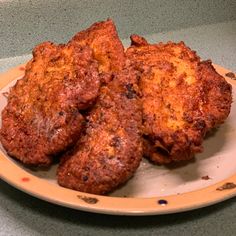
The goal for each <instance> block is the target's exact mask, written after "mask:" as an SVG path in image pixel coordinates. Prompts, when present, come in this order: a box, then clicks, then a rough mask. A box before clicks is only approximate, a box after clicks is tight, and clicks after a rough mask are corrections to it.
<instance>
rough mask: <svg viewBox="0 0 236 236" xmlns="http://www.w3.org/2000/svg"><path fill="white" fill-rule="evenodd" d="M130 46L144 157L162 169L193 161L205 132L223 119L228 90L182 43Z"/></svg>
mask: <svg viewBox="0 0 236 236" xmlns="http://www.w3.org/2000/svg"><path fill="white" fill-rule="evenodd" d="M131 40H132V45H133V46H131V47H130V48H128V49H127V52H126V55H127V57H128V58H129V59H130V60H131V63H132V65H133V68H135V69H136V70H138V71H140V72H141V73H142V75H141V79H140V89H141V91H142V103H143V122H144V123H143V124H144V135H145V137H146V139H147V140H149V142H148V141H145V143H146V145H145V148H144V149H145V151H146V155H148V156H149V158H150V159H151V160H152V161H154V162H156V163H160V164H166V163H169V162H172V161H180V160H187V159H191V158H192V157H193V155H194V153H196V152H201V151H202V141H203V138H204V136H205V134H206V132H207V131H209V130H210V129H211V128H213V127H216V126H217V125H219V124H221V123H223V122H224V120H225V119H226V118H227V116H228V114H229V112H230V106H231V101H232V97H231V86H230V84H228V83H227V82H226V81H225V79H224V78H223V77H222V76H220V75H219V74H218V73H217V72H216V71H215V70H214V68H213V66H212V65H211V62H210V61H206V62H201V61H200V58H199V57H198V56H197V55H196V53H195V52H194V51H192V50H191V49H190V48H188V47H186V46H185V44H184V43H183V42H180V43H173V42H168V43H166V44H164V43H159V44H153V45H150V44H147V42H146V40H145V39H143V38H139V37H138V36H137V35H135V36H132V37H131Z"/></svg>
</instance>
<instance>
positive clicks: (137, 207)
mask: <svg viewBox="0 0 236 236" xmlns="http://www.w3.org/2000/svg"><path fill="white" fill-rule="evenodd" d="M214 67H215V68H216V70H217V71H218V73H220V74H221V75H223V76H224V77H225V74H226V73H227V72H230V71H229V70H227V69H225V68H223V67H221V66H218V65H214ZM22 68H24V65H20V66H17V67H15V68H13V69H11V70H9V71H7V72H6V73H4V74H2V75H0V89H2V88H3V87H4V86H6V85H7V84H8V83H9V82H11V81H12V80H14V79H16V78H19V77H21V76H23V75H24V70H22ZM225 78H226V80H227V81H228V82H229V83H231V84H233V85H236V81H235V80H232V79H230V78H227V77H225ZM9 173H11V174H10V175H9ZM12 173H13V174H12ZM0 178H2V179H3V180H4V181H6V182H8V183H9V184H11V185H12V186H14V187H15V188H17V189H19V190H22V191H24V192H26V193H28V194H30V195H32V196H35V197H37V198H40V199H43V200H45V201H48V202H51V203H54V204H58V205H61V206H65V207H69V208H73V209H78V210H82V211H88V212H96V213H103V214H111V215H160V214H169V213H176V212H183V211H188V210H192V209H197V208H200V207H205V206H209V205H212V204H215V203H218V202H221V201H223V200H226V199H229V198H232V197H234V196H236V188H229V189H225V190H223V191H219V188H220V187H222V186H223V185H224V184H226V183H233V184H236V174H235V175H233V176H231V177H229V178H227V179H225V180H223V181H220V182H218V183H216V184H214V185H211V186H209V187H205V188H202V189H199V190H195V191H191V192H187V193H183V194H179V195H178V194H177V195H169V196H165V197H158V196H156V197H151V198H121V197H109V196H99V195H94V194H88V193H82V192H79V191H74V190H71V189H66V188H63V187H60V186H57V185H55V184H52V183H49V182H47V181H45V180H42V179H40V178H38V177H36V176H33V175H31V174H30V173H28V172H26V171H25V170H24V169H22V168H21V167H19V166H18V165H17V164H16V163H15V162H13V161H10V160H9V159H8V158H6V156H5V154H4V153H3V152H1V151H0ZM26 180H27V181H26ZM231 186H233V185H231ZM159 200H165V201H160V203H163V202H164V203H166V204H160V203H159Z"/></svg>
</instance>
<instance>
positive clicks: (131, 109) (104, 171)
mask: <svg viewBox="0 0 236 236" xmlns="http://www.w3.org/2000/svg"><path fill="white" fill-rule="evenodd" d="M136 78H137V77H136V75H135V74H134V73H133V72H132V71H129V70H125V71H122V72H120V73H119V74H118V75H116V76H115V77H114V79H113V80H112V81H111V82H110V83H109V84H108V85H107V86H103V87H102V88H101V90H100V95H99V98H98V101H97V103H96V104H95V107H94V108H93V109H92V111H91V113H90V114H89V115H88V117H87V119H88V122H87V127H86V131H85V134H84V135H83V136H82V137H81V139H80V140H79V142H78V144H77V145H76V147H75V148H74V150H73V151H72V152H69V153H68V154H67V155H66V156H65V157H64V158H62V159H61V163H60V164H59V168H58V171H57V178H58V183H59V184H60V185H61V186H64V187H67V188H71V189H75V190H79V191H82V192H88V193H94V194H105V193H108V192H110V191H112V190H114V189H115V188H116V187H117V186H119V185H120V184H123V183H124V182H126V181H127V180H128V179H129V178H130V177H131V176H132V175H133V174H134V172H135V170H136V169H137V168H138V166H139V163H140V161H141V158H142V139H141V125H142V114H141V104H140V101H139V99H138V96H137V94H138V88H137V84H136Z"/></svg>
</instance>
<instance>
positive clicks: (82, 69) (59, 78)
mask: <svg viewBox="0 0 236 236" xmlns="http://www.w3.org/2000/svg"><path fill="white" fill-rule="evenodd" d="M99 87H100V80H99V76H98V66H97V62H96V61H94V59H93V56H92V51H91V49H89V48H88V47H81V46H79V45H74V44H68V45H59V46H57V45H55V44H53V43H50V42H45V43H42V44H40V45H38V46H37V47H36V48H35V49H34V51H33V59H32V60H31V61H30V62H29V63H28V64H27V66H26V72H25V76H24V78H23V79H20V80H18V81H17V83H16V85H15V86H14V87H13V88H11V90H10V93H9V96H8V104H7V106H6V107H5V109H4V110H3V112H2V128H1V132H0V137H1V142H2V144H3V146H4V147H5V149H6V150H7V152H8V153H9V154H10V155H12V156H14V157H15V158H17V159H19V160H21V161H22V162H23V163H26V164H31V165H48V164H50V162H51V161H52V156H53V155H54V154H57V153H59V152H61V151H63V150H65V149H66V148H67V147H69V146H71V145H72V144H73V143H75V141H77V139H78V135H79V134H80V132H81V128H82V123H84V122H83V120H84V119H83V117H82V115H81V114H80V113H79V110H80V109H85V108H87V107H88V106H90V105H91V104H92V102H93V101H94V99H95V98H96V96H97V94H98V90H99Z"/></svg>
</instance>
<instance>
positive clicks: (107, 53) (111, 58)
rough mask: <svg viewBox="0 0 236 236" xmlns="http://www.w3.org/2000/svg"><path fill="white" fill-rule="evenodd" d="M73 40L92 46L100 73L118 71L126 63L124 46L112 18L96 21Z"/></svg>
mask: <svg viewBox="0 0 236 236" xmlns="http://www.w3.org/2000/svg"><path fill="white" fill-rule="evenodd" d="M72 41H74V42H77V43H79V44H80V45H83V46H84V45H87V46H89V47H90V48H92V50H93V54H94V57H95V59H96V60H97V61H98V64H99V72H100V73H111V72H118V71H120V70H121V69H122V68H123V67H124V65H125V54H124V47H123V45H122V43H121V41H120V39H119V36H118V34H117V31H116V27H115V25H114V23H113V21H112V20H110V19H108V20H107V21H101V22H97V23H94V24H93V25H92V26H91V27H89V28H88V29H86V30H84V31H81V32H79V33H77V34H76V35H75V36H74V37H73V38H72Z"/></svg>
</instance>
